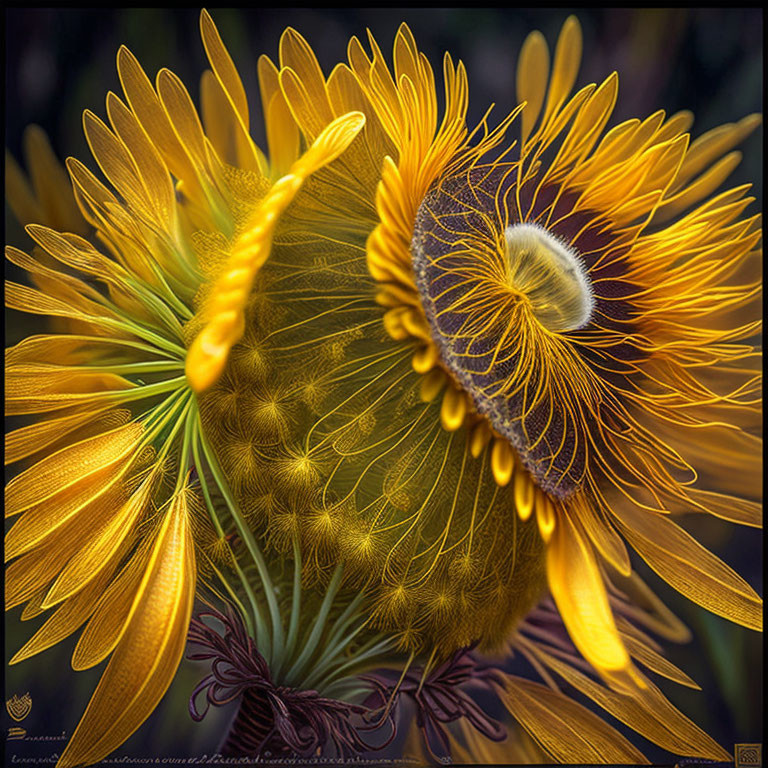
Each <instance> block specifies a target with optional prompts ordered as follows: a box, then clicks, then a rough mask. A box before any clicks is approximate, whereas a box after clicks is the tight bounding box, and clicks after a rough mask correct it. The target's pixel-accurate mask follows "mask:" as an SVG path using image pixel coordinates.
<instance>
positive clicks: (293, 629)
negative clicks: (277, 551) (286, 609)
mask: <svg viewBox="0 0 768 768" xmlns="http://www.w3.org/2000/svg"><path fill="white" fill-rule="evenodd" d="M300 614H301V549H300V547H299V543H298V541H297V540H296V539H294V540H293V592H292V594H291V619H290V624H289V625H288V639H287V640H286V641H285V653H284V654H283V658H282V659H281V662H282V661H290V659H292V658H293V652H294V649H295V648H296V640H297V638H298V635H299V618H300ZM280 666H282V664H280V665H279V666H278V667H277V668H276V669H275V671H274V676H275V677H277V675H278V674H279V673H280Z"/></svg>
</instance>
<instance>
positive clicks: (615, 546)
mask: <svg viewBox="0 0 768 768" xmlns="http://www.w3.org/2000/svg"><path fill="white" fill-rule="evenodd" d="M567 507H568V513H569V514H572V515H574V517H576V519H577V520H578V521H579V524H580V525H581V528H582V529H583V530H584V532H585V533H586V534H587V536H588V537H589V540H590V541H591V542H592V544H594V545H595V548H596V549H597V551H598V552H599V553H600V555H601V556H602V557H603V558H605V559H606V560H607V561H608V562H609V563H610V564H611V565H612V566H613V567H614V568H615V569H616V570H617V571H618V572H619V573H621V574H623V575H625V576H628V575H629V574H630V572H631V570H632V566H631V565H630V562H629V555H628V554H627V548H626V547H625V546H624V542H623V541H622V539H621V537H620V536H619V535H618V533H616V529H615V528H614V527H613V524H612V523H611V522H610V520H608V519H606V517H605V515H604V514H603V512H602V511H601V510H600V508H599V507H598V506H596V504H595V503H590V502H588V501H587V500H586V499H585V498H584V497H583V496H580V495H576V496H574V498H573V499H572V500H571V501H570V502H569V503H568V504H567Z"/></svg>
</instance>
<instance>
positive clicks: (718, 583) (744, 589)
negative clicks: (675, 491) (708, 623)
mask: <svg viewBox="0 0 768 768" xmlns="http://www.w3.org/2000/svg"><path fill="white" fill-rule="evenodd" d="M613 514H614V516H615V518H616V520H617V521H618V523H619V525H620V527H621V529H622V532H623V534H624V536H625V537H626V538H627V540H628V541H629V542H630V544H632V546H633V547H634V548H635V549H636V550H637V551H638V553H639V554H640V555H641V557H642V558H643V559H644V560H645V561H646V562H647V563H648V565H650V566H651V568H653V570H654V571H656V573H658V574H659V576H661V577H662V578H663V579H665V580H666V581H667V582H668V583H669V584H671V585H672V586H673V587H674V588H675V589H676V590H678V591H679V592H681V593H682V594H684V595H685V596H686V597H687V598H689V599H690V600H693V601H694V602H696V603H698V604H699V605H701V606H703V607H704V608H706V609H707V610H709V611H712V613H716V614H717V615H718V616H723V617H725V618H726V619H729V620H730V621H733V622H736V623H737V624H741V625H742V626H745V627H749V628H750V629H755V630H758V631H759V630H762V626H763V616H762V606H763V601H762V600H761V599H760V596H759V595H758V594H757V593H756V592H755V590H754V589H752V587H750V586H749V584H747V582H746V581H744V579H742V578H741V576H739V575H738V574H737V573H736V572H735V571H734V570H733V569H732V568H730V567H729V566H727V565H726V564H725V563H724V562H723V561H722V560H720V558H718V557H717V556H715V555H713V554H712V553H711V552H710V551H709V550H708V549H706V548H705V547H702V546H701V544H699V542H698V541H696V539H694V538H693V536H691V535H690V534H689V533H687V532H686V531H684V530H683V529H682V528H681V527H680V526H679V525H677V524H676V523H674V522H673V521H672V520H670V519H669V518H668V517H666V516H664V515H660V514H658V513H656V512H649V511H646V510H638V509H635V508H632V507H629V506H626V505H625V506H617V507H616V508H615V509H614V510H613Z"/></svg>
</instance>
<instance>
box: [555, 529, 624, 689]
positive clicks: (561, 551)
mask: <svg viewBox="0 0 768 768" xmlns="http://www.w3.org/2000/svg"><path fill="white" fill-rule="evenodd" d="M547 579H548V581H549V588H550V590H551V592H552V596H553V597H554V599H555V602H556V603H557V607H558V610H559V611H560V615H561V616H562V618H563V622H564V623H565V626H566V628H567V629H568V634H569V635H570V636H571V639H572V640H573V643H574V645H575V646H576V647H577V648H578V649H579V651H580V652H581V654H582V655H583V656H584V658H585V659H586V660H587V661H588V662H589V663H590V664H592V666H593V667H595V668H596V669H597V670H598V671H600V672H601V673H602V674H607V675H609V676H611V678H612V679H613V680H615V681H618V680H620V679H621V678H623V677H626V672H628V671H629V670H630V668H631V665H632V662H631V661H630V658H629V654H628V653H627V649H626V648H625V647H624V643H622V641H621V638H620V637H619V633H618V631H617V629H616V623H615V622H614V619H613V613H612V612H611V607H610V605H609V603H608V595H607V593H606V590H605V585H604V583H603V578H602V575H601V574H600V569H599V568H598V565H597V561H596V560H595V556H594V554H593V552H592V548H591V547H590V545H589V542H588V541H587V540H586V538H585V537H584V536H583V535H582V533H581V532H580V531H579V530H578V528H577V527H576V526H575V525H574V524H573V522H571V520H570V519H569V517H568V515H567V514H560V515H558V520H557V525H556V526H555V530H554V534H553V536H552V540H551V541H550V542H549V546H548V547H547ZM618 673H621V674H618Z"/></svg>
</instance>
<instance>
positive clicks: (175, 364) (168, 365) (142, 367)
mask: <svg viewBox="0 0 768 768" xmlns="http://www.w3.org/2000/svg"><path fill="white" fill-rule="evenodd" d="M155 354H157V353H155ZM68 367H69V368H70V370H73V369H74V370H81V371H99V372H100V373H120V374H137V373H166V372H168V371H183V370H184V363H183V362H182V361H181V360H152V361H151V362H147V363H124V364H117V365H82V366H68Z"/></svg>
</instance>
